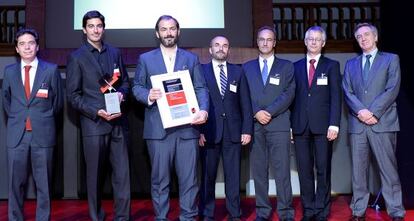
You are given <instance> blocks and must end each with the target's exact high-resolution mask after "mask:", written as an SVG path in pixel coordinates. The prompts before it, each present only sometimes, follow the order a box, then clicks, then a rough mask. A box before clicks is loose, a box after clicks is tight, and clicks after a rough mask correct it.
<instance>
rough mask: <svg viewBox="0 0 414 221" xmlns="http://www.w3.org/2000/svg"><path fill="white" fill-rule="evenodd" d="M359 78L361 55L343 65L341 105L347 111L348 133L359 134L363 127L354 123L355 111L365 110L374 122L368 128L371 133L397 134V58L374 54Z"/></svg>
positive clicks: (384, 54) (389, 54)
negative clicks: (375, 122) (364, 75)
mask: <svg viewBox="0 0 414 221" xmlns="http://www.w3.org/2000/svg"><path fill="white" fill-rule="evenodd" d="M366 82H367V83H364V80H363V78H362V55H359V56H357V57H355V58H352V59H350V60H348V61H347V63H346V65H345V73H344V80H343V81H342V87H343V89H344V94H345V101H346V103H347V104H348V107H349V115H348V121H349V122H348V125H349V126H348V130H349V132H350V133H361V132H362V131H363V129H364V127H365V124H364V123H362V122H360V121H359V119H358V117H357V116H358V111H360V110H361V109H368V110H370V111H371V112H372V113H374V116H375V117H376V118H377V119H378V123H377V124H375V125H373V126H371V128H372V130H373V131H375V132H394V131H399V129H400V127H399V122H398V114H397V103H396V102H395V100H396V98H397V95H398V92H399V89H400V83H401V70H400V62H399V57H398V55H396V54H391V53H386V52H381V51H378V52H377V55H376V56H375V58H374V61H373V63H372V65H371V68H370V71H369V74H368V76H367V81H366Z"/></svg>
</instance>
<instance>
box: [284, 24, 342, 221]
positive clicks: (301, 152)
mask: <svg viewBox="0 0 414 221" xmlns="http://www.w3.org/2000/svg"><path fill="white" fill-rule="evenodd" d="M325 43H326V32H325V30H324V29H323V28H321V27H319V26H313V27H310V28H309V29H308V30H307V31H306V33H305V45H306V49H307V53H306V57H305V58H303V59H301V60H299V61H297V62H295V63H294V66H295V82H296V92H295V100H294V102H293V104H292V108H291V110H292V116H291V120H292V132H293V138H294V141H295V150H296V151H295V152H296V160H297V166H298V174H299V182H300V195H301V202H302V207H303V218H302V221H310V220H318V221H323V220H327V217H328V215H329V208H330V196H331V158H332V143H333V141H334V140H335V139H336V138H337V137H338V132H339V123H340V121H341V77H340V70H339V62H337V61H335V60H331V59H329V58H327V57H325V56H323V55H321V52H322V48H323V47H324V46H325ZM314 166H315V168H316V174H317V177H316V191H315V177H314V174H315V172H314Z"/></svg>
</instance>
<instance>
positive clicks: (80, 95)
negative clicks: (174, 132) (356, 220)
mask: <svg viewBox="0 0 414 221" xmlns="http://www.w3.org/2000/svg"><path fill="white" fill-rule="evenodd" d="M104 30H105V18H104V16H103V15H102V14H101V13H99V12H98V11H89V12H87V13H86V14H85V15H84V17H83V33H84V34H85V37H86V41H85V43H84V45H82V46H81V47H80V48H79V49H77V50H76V51H74V52H73V53H72V54H71V55H70V56H69V58H68V65H67V80H66V89H67V96H68V101H69V102H70V104H71V105H72V107H73V108H74V109H76V110H78V111H79V113H80V123H81V129H82V141H83V152H84V156H85V162H86V183H87V191H88V204H89V215H90V218H91V220H94V221H95V220H105V212H104V210H103V208H102V206H101V195H102V186H103V184H104V178H105V177H106V176H105V169H106V167H107V166H106V165H108V160H109V161H110V163H111V166H112V187H113V192H114V201H115V205H114V208H115V211H114V213H115V215H114V220H129V216H130V198H131V197H130V182H129V161H128V149H127V134H125V131H126V130H125V128H124V127H125V126H126V125H127V121H126V118H124V116H122V114H121V111H120V103H122V102H123V100H124V98H125V97H127V95H128V91H129V83H128V73H127V71H126V69H125V67H124V64H123V62H122V58H121V53H120V51H119V50H118V49H116V48H114V47H112V46H110V45H108V44H106V43H104V42H103V41H102V38H103V34H104Z"/></svg>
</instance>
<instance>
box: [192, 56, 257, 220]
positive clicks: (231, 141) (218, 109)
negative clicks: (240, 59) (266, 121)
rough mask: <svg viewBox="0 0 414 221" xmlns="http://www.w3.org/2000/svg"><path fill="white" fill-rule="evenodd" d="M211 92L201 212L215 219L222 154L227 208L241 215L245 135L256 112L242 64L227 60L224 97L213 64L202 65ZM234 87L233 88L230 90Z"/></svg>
mask: <svg viewBox="0 0 414 221" xmlns="http://www.w3.org/2000/svg"><path fill="white" fill-rule="evenodd" d="M202 66H203V69H204V76H205V79H206V82H207V86H208V90H209V92H210V93H209V94H210V102H209V103H210V107H209V111H208V115H209V119H208V121H207V123H206V124H205V125H202V129H201V133H202V134H204V136H205V138H206V145H205V146H204V147H201V165H202V176H201V187H200V214H201V215H202V216H204V217H208V218H210V219H211V220H214V208H215V184H216V176H217V168H218V164H219V160H220V155H221V156H222V158H223V168H224V179H225V188H226V189H225V193H226V207H227V210H228V212H229V217H234V218H237V217H240V216H241V210H240V152H241V135H242V134H250V135H251V134H252V129H253V115H252V107H251V101H250V92H249V88H248V85H247V80H246V77H245V75H244V73H243V70H242V68H241V67H239V66H237V65H234V64H230V63H227V64H226V67H225V68H227V82H228V83H227V87H226V91H225V94H224V97H222V96H221V94H220V90H219V87H218V85H217V80H216V77H215V74H214V69H213V64H212V63H211V62H210V63H208V64H204V65H202ZM230 87H232V89H230Z"/></svg>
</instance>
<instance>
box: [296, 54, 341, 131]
mask: <svg viewBox="0 0 414 221" xmlns="http://www.w3.org/2000/svg"><path fill="white" fill-rule="evenodd" d="M294 67H295V82H296V93H295V100H294V102H293V104H292V115H291V119H292V131H293V133H294V134H301V133H303V132H304V130H305V128H306V125H307V124H309V129H310V131H311V132H312V133H315V134H326V132H327V131H328V127H329V126H330V125H332V126H337V127H339V124H340V121H341V76H340V70H339V62H337V61H334V60H331V59H329V58H326V57H324V56H321V57H320V59H319V62H318V66H317V67H316V71H315V75H314V78H313V81H312V85H311V87H310V88H309V86H308V72H307V69H306V67H307V63H306V57H305V58H303V59H301V60H299V61H297V62H295V63H294ZM322 74H323V75H324V76H326V77H327V78H328V79H327V82H328V84H327V85H317V78H318V77H321V76H322Z"/></svg>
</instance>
